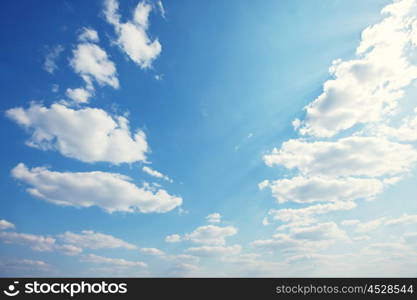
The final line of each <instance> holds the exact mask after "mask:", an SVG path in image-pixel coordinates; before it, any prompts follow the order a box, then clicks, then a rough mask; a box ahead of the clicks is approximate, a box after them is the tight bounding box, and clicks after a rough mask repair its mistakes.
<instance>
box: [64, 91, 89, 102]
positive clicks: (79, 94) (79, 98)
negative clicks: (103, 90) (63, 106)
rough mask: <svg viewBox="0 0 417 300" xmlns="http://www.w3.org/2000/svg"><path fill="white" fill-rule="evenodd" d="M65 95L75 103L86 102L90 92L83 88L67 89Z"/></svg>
mask: <svg viewBox="0 0 417 300" xmlns="http://www.w3.org/2000/svg"><path fill="white" fill-rule="evenodd" d="M66 95H67V97H68V98H70V99H71V100H73V101H75V103H88V99H89V98H90V97H91V96H92V94H91V92H90V91H88V90H86V89H84V88H76V89H67V91H66Z"/></svg>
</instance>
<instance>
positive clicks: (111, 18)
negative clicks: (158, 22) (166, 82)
mask: <svg viewBox="0 0 417 300" xmlns="http://www.w3.org/2000/svg"><path fill="white" fill-rule="evenodd" d="M118 9H119V3H118V1H117V0H106V1H105V8H104V14H105V16H106V20H107V22H109V23H110V24H112V25H113V26H114V29H115V32H116V34H117V40H116V43H117V45H118V46H119V47H120V48H121V49H122V50H123V52H124V53H126V54H127V55H128V56H129V57H130V59H132V60H133V61H134V62H135V63H137V64H138V65H139V66H140V67H141V68H144V69H145V68H149V67H151V65H152V62H153V61H154V60H155V59H156V58H157V57H158V56H159V54H160V52H161V44H160V43H159V41H158V40H157V39H155V40H153V41H151V40H150V38H149V36H148V34H147V32H146V31H147V29H148V26H149V20H148V19H149V13H150V12H151V11H152V6H151V4H149V3H147V2H146V1H142V2H139V3H138V5H137V6H136V8H135V11H134V13H133V19H132V20H131V21H128V22H126V23H122V22H121V20H120V15H119V13H118Z"/></svg>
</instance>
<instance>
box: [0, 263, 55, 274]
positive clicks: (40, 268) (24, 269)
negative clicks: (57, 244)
mask: <svg viewBox="0 0 417 300" xmlns="http://www.w3.org/2000/svg"><path fill="white" fill-rule="evenodd" d="M0 274H1V276H2V277H10V276H11V275H12V276H18V277H19V276H20V277H45V276H46V277H47V276H49V277H50V276H51V275H52V274H54V268H53V267H52V266H51V265H50V264H48V263H46V262H44V261H42V260H34V259H1V260H0Z"/></svg>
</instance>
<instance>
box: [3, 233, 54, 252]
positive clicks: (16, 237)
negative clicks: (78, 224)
mask: <svg viewBox="0 0 417 300" xmlns="http://www.w3.org/2000/svg"><path fill="white" fill-rule="evenodd" d="M0 240H2V241H3V242H5V243H8V244H20V245H26V246H29V247H30V248H31V249H32V250H35V251H53V250H54V249H55V239H54V238H52V237H47V236H42V235H35V234H29V233H18V232H9V231H0Z"/></svg>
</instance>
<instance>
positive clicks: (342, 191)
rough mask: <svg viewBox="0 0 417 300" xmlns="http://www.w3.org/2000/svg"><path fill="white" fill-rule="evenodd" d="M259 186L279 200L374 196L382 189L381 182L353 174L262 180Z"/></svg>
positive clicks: (298, 201)
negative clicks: (352, 175) (267, 188)
mask: <svg viewBox="0 0 417 300" xmlns="http://www.w3.org/2000/svg"><path fill="white" fill-rule="evenodd" d="M259 186H260V188H261V189H262V188H265V187H269V188H270V189H271V191H272V194H273V196H274V197H275V198H276V199H277V201H278V202H279V203H284V202H287V201H291V202H297V203H312V202H327V201H340V200H344V201H352V200H356V199H373V198H374V197H375V195H377V194H378V193H380V192H382V190H383V184H382V182H381V181H379V180H377V179H366V178H352V177H348V178H339V179H337V178H326V177H322V176H314V177H303V176H297V177H293V178H291V179H280V180H276V181H271V182H269V181H264V182H262V183H261V184H260V185H259Z"/></svg>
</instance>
